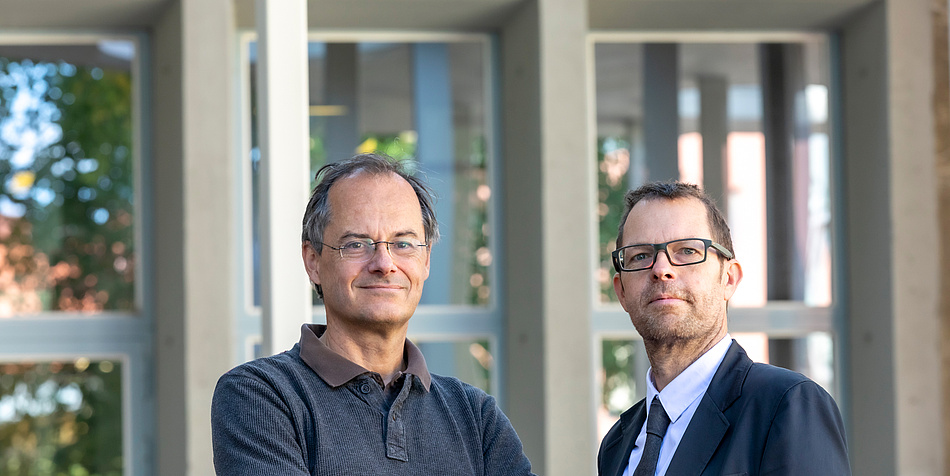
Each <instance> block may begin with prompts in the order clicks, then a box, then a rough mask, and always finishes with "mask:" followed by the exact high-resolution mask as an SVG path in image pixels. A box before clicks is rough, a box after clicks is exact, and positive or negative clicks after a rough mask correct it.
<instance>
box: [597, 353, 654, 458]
mask: <svg viewBox="0 0 950 476" xmlns="http://www.w3.org/2000/svg"><path fill="white" fill-rule="evenodd" d="M601 358H602V360H601V372H600V375H599V377H600V389H601V393H600V397H601V399H600V404H599V405H598V407H597V430H598V434H599V437H600V439H602V438H603V437H604V435H606V434H607V430H609V429H610V427H611V426H613V424H614V423H615V422H616V421H617V419H618V418H620V414H621V413H623V412H625V411H626V410H627V409H628V408H630V407H631V406H633V404H634V403H636V402H637V401H638V400H640V399H641V398H643V397H644V396H645V395H646V389H645V388H644V387H643V382H644V381H643V379H644V378H645V375H646V369H647V368H649V367H650V363H649V361H648V360H647V359H646V355H645V354H644V351H643V343H642V342H641V341H640V340H635V339H604V340H602V341H601Z"/></svg>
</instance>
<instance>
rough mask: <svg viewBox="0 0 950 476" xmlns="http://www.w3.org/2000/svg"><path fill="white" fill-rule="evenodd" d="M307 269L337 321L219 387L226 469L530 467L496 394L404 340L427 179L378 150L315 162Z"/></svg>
mask: <svg viewBox="0 0 950 476" xmlns="http://www.w3.org/2000/svg"><path fill="white" fill-rule="evenodd" d="M317 178H318V180H319V183H318V184H317V186H316V187H315V188H314V191H313V194H312V195H311V198H310V203H309V204H308V206H307V211H306V213H305V215H304V219H303V245H302V254H303V261H304V266H305V267H306V270H307V274H308V275H309V276H310V280H311V282H312V283H313V284H314V286H316V289H317V293H318V294H319V295H320V297H321V298H322V299H323V302H324V305H325V306H326V314H327V324H326V325H325V326H323V325H309V324H308V325H304V326H303V327H302V328H301V336H300V342H299V343H298V344H297V345H295V346H294V347H293V348H292V349H291V350H289V351H287V352H284V353H282V354H278V355H275V356H272V357H266V358H263V359H258V360H255V361H252V362H248V363H246V364H243V365H240V366H238V367H237V368H235V369H233V370H231V371H230V372H228V373H227V374H225V375H224V376H222V377H221V379H220V380H219V381H218V385H217V387H216V388H215V393H214V401H213V407H212V415H211V418H212V420H211V423H212V435H213V444H214V465H215V471H216V472H217V473H218V474H219V475H262V476H276V475H281V476H291V475H340V476H344V475H346V476H349V475H363V474H372V475H449V474H451V475H528V474H531V465H530V463H529V462H528V459H527V458H526V457H525V455H524V452H523V450H522V446H521V441H520V440H519V439H518V435H517V434H516V433H515V431H514V428H512V426H511V423H510V422H509V421H508V418H507V417H505V415H504V414H503V413H502V412H501V410H500V409H499V408H498V406H497V405H496V403H495V400H494V398H492V397H491V396H489V395H487V394H486V393H485V392H483V391H481V390H479V389H477V388H475V387H472V386H471V385H468V384H465V383H463V382H461V381H459V380H458V379H456V378H451V377H442V376H439V375H432V374H430V373H429V372H428V370H427V369H426V363H425V359H424V358H423V357H422V353H421V352H420V351H419V349H418V348H417V347H416V346H415V345H413V344H412V342H410V341H409V340H407V339H406V332H407V330H408V326H409V319H410V318H411V317H412V315H413V313H414V312H415V309H416V306H417V305H418V303H419V298H420V296H421V294H422V285H423V283H424V282H425V280H426V278H427V277H428V275H429V257H430V252H431V246H432V245H433V244H434V243H435V242H436V241H437V240H438V236H439V232H438V225H437V223H436V220H435V214H434V212H433V208H432V197H431V194H430V192H429V190H428V187H427V186H426V185H425V184H424V183H423V182H422V181H420V180H419V179H418V178H416V177H413V176H412V175H410V174H409V173H408V172H407V171H406V170H405V169H404V168H403V166H402V164H401V163H400V162H397V161H395V160H392V159H390V158H387V157H381V156H378V155H373V154H366V155H359V156H356V157H353V158H352V159H349V160H345V161H342V162H337V163H333V164H329V165H327V166H325V167H323V168H322V169H320V171H319V172H318V173H317Z"/></svg>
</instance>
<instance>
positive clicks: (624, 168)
mask: <svg viewBox="0 0 950 476" xmlns="http://www.w3.org/2000/svg"><path fill="white" fill-rule="evenodd" d="M826 49H827V48H826V46H825V44H824V43H823V42H821V41H811V42H802V43H788V44H739V43H734V44H699V43H684V44H678V45H658V44H649V43H643V44H598V45H596V46H595V63H596V64H595V68H596V95H597V135H598V141H597V157H598V163H597V167H598V170H597V172H598V186H599V195H598V199H599V200H598V210H597V212H598V216H599V217H600V230H599V231H600V241H599V245H600V263H599V265H600V272H599V274H598V276H597V279H598V281H599V285H600V290H601V295H600V301H601V302H615V301H616V296H615V295H614V293H613V289H612V283H611V278H612V276H613V268H612V265H611V261H610V252H611V251H612V250H613V249H614V247H615V244H614V241H615V239H616V236H617V226H618V225H619V222H620V214H621V213H622V210H623V195H624V193H625V191H626V190H628V189H630V188H635V187H637V186H639V185H641V184H643V183H645V182H647V181H651V180H666V179H669V178H678V179H680V180H683V181H687V182H692V183H697V184H699V185H701V186H702V187H704V188H705V189H706V190H707V191H708V192H709V193H710V194H711V195H712V196H713V197H714V198H717V199H719V200H720V208H721V209H722V210H723V211H724V212H725V213H726V215H727V219H728V221H729V224H730V227H731V228H732V233H733V242H734V246H735V249H736V255H737V257H738V258H739V260H740V261H741V262H742V263H743V270H744V271H745V276H744V278H743V282H742V285H741V286H739V289H738V291H737V293H736V295H735V296H734V297H733V299H732V302H731V303H732V304H733V305H735V306H762V305H764V304H765V303H766V302H767V301H769V300H793V301H803V302H806V303H808V304H810V305H815V306H828V305H830V304H831V246H830V228H831V205H830V204H831V191H830V185H829V184H830V178H829V175H830V137H829V133H828V132H829V127H828V87H827V85H828V81H827V66H826V65H827V62H828V60H827V55H826ZM647 62H650V64H649V65H647V64H646V63H647ZM664 64H666V65H670V64H672V65H675V67H669V66H667V67H666V68H665V69H664V67H663V65H664ZM657 65H659V66H657ZM762 71H766V73H762ZM763 74H767V75H768V78H766V79H767V80H766V79H763V78H762V75H763ZM665 79H670V81H675V83H672V84H676V85H678V86H677V87H676V88H675V90H674V89H673V88H670V89H668V90H666V91H664V90H662V86H656V85H657V84H661V85H662V84H670V81H663V80H665ZM650 85H653V86H650ZM648 87H653V88H659V90H650V91H648V90H646V89H647V88H648ZM657 98H660V99H657ZM669 111H676V114H675V115H671V114H669ZM766 117H768V118H770V119H769V121H770V122H769V124H766V122H765V119H764V118H766ZM658 123H659V124H660V126H661V127H660V129H663V128H665V130H672V131H676V132H675V134H670V135H669V136H668V137H662V136H660V135H658V134H656V133H654V132H652V131H655V130H656V128H657V127H658V126H657V124H658ZM650 127H653V129H650ZM648 129H649V130H650V131H651V132H647V130H648ZM770 131H771V132H770ZM770 133H771V134H772V135H771V136H770V135H769V134H770ZM769 137H773V138H772V139H770V138H769ZM787 138H790V139H791V140H787ZM767 155H769V160H766V156H767ZM784 230H787V231H784ZM767 245H768V246H767Z"/></svg>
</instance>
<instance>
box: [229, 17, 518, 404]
mask: <svg viewBox="0 0 950 476" xmlns="http://www.w3.org/2000/svg"><path fill="white" fill-rule="evenodd" d="M400 36H401V38H399V39H398V40H396V41H385V40H381V39H380V38H381V37H380V36H376V37H374V39H373V40H372V41H354V40H352V39H350V40H347V41H338V40H334V39H328V38H326V37H323V38H321V37H320V35H316V34H315V35H314V36H312V39H311V41H310V43H309V52H308V54H309V87H310V103H309V108H310V157H309V161H310V170H311V178H313V175H315V174H316V172H317V170H319V168H320V167H321V166H323V165H324V164H326V163H329V162H332V161H337V160H342V159H345V158H348V157H351V156H353V155H354V154H357V153H366V152H381V153H384V154H387V155H389V156H392V157H394V158H396V159H400V160H405V159H411V160H414V161H415V162H416V163H417V164H418V169H417V174H419V175H421V176H423V177H424V178H425V180H426V181H427V183H428V184H429V185H430V186H431V187H432V189H433V191H434V192H435V195H436V199H437V200H436V203H435V212H436V217H437V219H438V222H439V230H440V234H441V238H440V241H439V242H438V243H437V244H436V245H435V246H434V247H433V249H432V259H431V269H430V274H429V278H428V280H427V281H426V283H425V288H424V291H423V295H422V300H421V302H420V312H417V315H416V316H415V317H414V318H413V320H412V322H411V324H410V337H411V338H414V339H418V342H419V343H420V347H421V348H422V349H423V352H424V353H425V354H426V355H427V356H429V357H430V358H429V360H430V361H431V362H433V365H435V364H438V365H439V366H440V368H439V369H438V370H439V371H440V372H441V373H444V374H450V375H457V376H460V377H463V378H465V379H466V380H467V381H470V382H472V383H473V384H476V385H479V386H481V387H482V388H485V389H492V388H497V382H498V378H499V377H498V375H497V372H493V371H492V370H493V367H492V366H493V364H492V362H493V361H494V358H497V351H496V349H497V348H498V346H497V345H495V344H494V343H495V342H497V338H498V335H499V333H500V318H499V317H498V311H497V307H496V301H497V291H496V289H497V279H496V276H495V273H496V271H495V268H494V266H493V261H494V259H495V252H494V250H495V247H496V243H495V242H494V240H493V234H492V233H493V226H494V220H495V217H494V215H493V206H494V205H493V201H494V197H493V193H492V191H493V187H494V179H493V175H492V174H493V167H492V163H493V160H494V159H493V157H494V155H495V153H494V149H493V147H494V145H493V144H494V142H493V138H492V135H493V130H492V124H493V119H492V117H491V92H490V91H491V81H490V77H491V76H490V75H491V65H490V55H489V51H490V48H489V45H490V43H489V38H488V37H487V36H485V35H435V36H433V35H419V38H420V39H419V40H418V41H412V40H410V41H407V35H400ZM408 36H409V37H411V36H412V35H408ZM352 37H357V38H358V35H352V36H351V38H352ZM242 50H243V51H244V52H245V55H246V61H247V64H248V68H247V70H246V71H247V83H246V84H247V87H246V90H247V91H248V93H247V96H248V97H247V98H246V100H247V101H249V103H250V104H251V106H250V107H249V108H248V110H249V112H250V114H249V121H248V124H249V127H248V131H246V133H247V134H248V135H249V140H247V141H246V142H247V143H248V144H249V145H248V147H249V149H248V150H247V151H246V154H247V155H245V159H243V160H242V164H241V167H242V169H243V170H244V171H245V172H244V173H245V174H246V175H245V176H246V177H247V179H246V180H245V182H246V183H247V184H248V188H247V189H246V190H245V192H244V193H245V194H247V195H250V199H249V200H248V202H249V207H248V210H246V211H245V212H244V213H243V215H242V217H241V221H242V222H243V223H249V225H246V228H244V230H247V231H246V232H245V233H244V235H245V242H246V246H244V252H243V255H242V256H241V257H240V258H239V259H240V260H241V261H242V262H244V263H246V265H245V266H243V268H244V269H245V270H247V275H246V277H245V280H244V284H243V285H244V286H245V289H247V290H248V291H249V292H246V293H242V296H246V300H245V302H244V303H243V305H242V306H241V307H242V308H243V309H245V313H244V316H241V317H239V320H240V324H239V328H240V330H239V333H240V337H239V338H240V339H241V343H242V345H241V348H243V349H246V352H245V355H244V356H242V358H252V357H254V356H256V355H255V354H253V353H254V352H256V351H257V349H258V347H257V346H256V342H257V341H258V339H259V337H258V336H259V335H260V317H259V315H260V314H259V313H260V311H259V304H260V286H259V265H258V251H257V249H258V243H259V238H258V236H259V233H260V231H261V230H260V226H259V224H258V220H257V218H258V215H259V211H258V187H259V185H258V174H259V173H258V168H259V160H260V154H259V153H258V151H257V118H256V114H255V112H254V106H253V105H254V104H255V98H254V96H255V94H256V93H255V91H256V80H255V75H256V67H257V61H256V56H257V52H256V42H255V41H254V39H253V38H247V39H245V43H244V44H243V45H242ZM312 184H313V183H312ZM314 304H315V311H314V320H315V321H317V322H319V321H321V320H322V319H323V316H322V313H323V310H322V306H320V301H319V299H317V298H316V296H315V297H314ZM424 309H428V310H430V311H432V312H429V311H424ZM436 309H437V311H434V310H436ZM436 314H438V316H437V315H436Z"/></svg>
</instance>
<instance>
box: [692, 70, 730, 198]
mask: <svg viewBox="0 0 950 476" xmlns="http://www.w3.org/2000/svg"><path fill="white" fill-rule="evenodd" d="M728 96H729V83H728V82H727V81H726V78H724V77H721V76H703V77H700V78H699V104H700V106H699V132H700V134H702V136H703V189H704V190H705V191H706V193H708V194H709V196H710V197H712V198H713V199H714V200H716V203H717V204H718V205H719V209H720V210H723V211H725V210H727V209H728V208H729V207H727V206H726V179H727V176H726V166H727V165H728V164H727V163H726V139H727V138H728V136H729V111H728V110H727V108H726V106H727V100H728Z"/></svg>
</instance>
